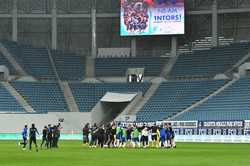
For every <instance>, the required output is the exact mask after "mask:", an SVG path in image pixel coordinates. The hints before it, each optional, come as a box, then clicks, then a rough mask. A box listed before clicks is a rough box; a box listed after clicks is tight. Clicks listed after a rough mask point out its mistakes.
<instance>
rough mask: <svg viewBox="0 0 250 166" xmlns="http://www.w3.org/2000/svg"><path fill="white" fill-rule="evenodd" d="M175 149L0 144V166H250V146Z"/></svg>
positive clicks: (195, 146) (73, 143) (72, 144)
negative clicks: (36, 147) (30, 148)
mask: <svg viewBox="0 0 250 166" xmlns="http://www.w3.org/2000/svg"><path fill="white" fill-rule="evenodd" d="M177 146H178V147H177V149H168V150H166V149H89V148H84V147H83V146H82V145H81V143H80V142H77V141H74V142H73V141H72V142H71V141H67V142H61V143H60V149H53V150H39V152H35V150H34V149H33V151H31V152H30V151H28V150H26V151H22V150H21V148H20V147H18V146H17V142H14V141H0V166H182V165H183V166H249V165H250V144H198V143H196V144H192V143H178V144H177Z"/></svg>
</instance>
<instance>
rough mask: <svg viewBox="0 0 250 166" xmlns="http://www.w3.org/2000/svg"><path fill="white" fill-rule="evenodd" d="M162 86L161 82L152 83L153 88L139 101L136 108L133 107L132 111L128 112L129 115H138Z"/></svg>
mask: <svg viewBox="0 0 250 166" xmlns="http://www.w3.org/2000/svg"><path fill="white" fill-rule="evenodd" d="M160 85H161V81H159V82H152V84H151V86H150V87H149V89H148V90H147V92H146V93H145V94H144V95H143V96H142V98H141V99H140V100H139V101H138V103H137V104H136V105H134V107H131V108H130V110H129V111H128V115H136V114H137V112H139V111H140V110H141V109H142V108H143V107H144V105H145V104H146V103H147V102H148V100H149V99H150V98H151V97H152V96H153V95H154V93H155V92H156V90H157V89H158V88H159V86H160Z"/></svg>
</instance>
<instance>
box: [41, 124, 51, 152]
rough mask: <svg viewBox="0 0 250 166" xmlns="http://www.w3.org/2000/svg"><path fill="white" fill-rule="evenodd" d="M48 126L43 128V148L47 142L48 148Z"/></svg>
mask: <svg viewBox="0 0 250 166" xmlns="http://www.w3.org/2000/svg"><path fill="white" fill-rule="evenodd" d="M48 132H49V130H48V127H47V126H44V129H43V136H42V143H41V145H40V148H41V149H42V148H43V144H44V143H45V147H46V148H47V149H48V144H47V142H48Z"/></svg>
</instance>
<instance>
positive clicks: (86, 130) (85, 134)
mask: <svg viewBox="0 0 250 166" xmlns="http://www.w3.org/2000/svg"><path fill="white" fill-rule="evenodd" d="M82 136H83V144H88V143H89V123H87V124H86V125H85V126H84V128H83V129H82Z"/></svg>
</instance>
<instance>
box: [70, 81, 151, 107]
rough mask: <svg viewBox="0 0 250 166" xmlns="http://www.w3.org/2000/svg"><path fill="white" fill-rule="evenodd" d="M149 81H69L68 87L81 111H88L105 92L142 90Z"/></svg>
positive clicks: (143, 90)
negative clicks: (132, 82) (133, 82)
mask: <svg viewBox="0 0 250 166" xmlns="http://www.w3.org/2000/svg"><path fill="white" fill-rule="evenodd" d="M149 86H150V83H135V84H131V83H95V84H94V83H71V84H70V87H71V89H72V93H73V95H74V97H75V100H76V103H77V104H78V107H79V109H80V111H81V112H90V111H91V110H92V108H93V107H94V106H95V105H96V104H97V102H98V101H99V100H100V99H101V98H102V97H103V95H104V94H105V93H106V92H123V93H126V92H127V93H128V92H142V93H143V94H144V93H145V92H146V90H147V89H148V88H149Z"/></svg>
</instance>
